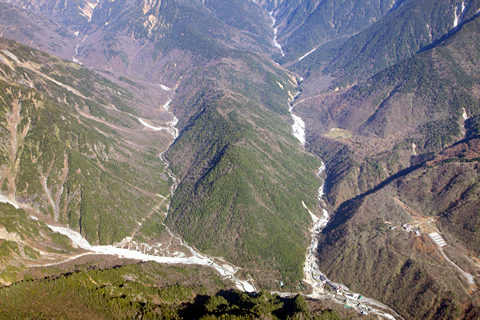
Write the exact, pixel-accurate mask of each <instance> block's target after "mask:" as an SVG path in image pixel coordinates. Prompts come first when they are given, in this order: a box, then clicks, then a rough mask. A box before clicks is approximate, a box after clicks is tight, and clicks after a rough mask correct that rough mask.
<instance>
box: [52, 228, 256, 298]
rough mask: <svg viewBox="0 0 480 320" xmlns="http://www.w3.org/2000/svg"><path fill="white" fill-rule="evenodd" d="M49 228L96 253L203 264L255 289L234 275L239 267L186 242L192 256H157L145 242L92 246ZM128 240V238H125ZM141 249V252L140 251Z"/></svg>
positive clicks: (243, 286)
mask: <svg viewBox="0 0 480 320" xmlns="http://www.w3.org/2000/svg"><path fill="white" fill-rule="evenodd" d="M48 227H49V228H50V229H52V230H53V231H54V232H57V233H60V234H63V235H66V236H67V237H69V238H70V239H71V240H72V243H73V244H74V246H77V247H79V248H82V249H85V250H88V251H91V252H93V253H96V254H105V255H115V256H118V257H120V258H126V259H134V260H140V261H155V262H158V263H169V264H180V263H181V264H196V265H203V266H210V267H212V268H214V269H215V270H216V271H217V272H218V273H219V274H220V275H221V276H222V277H224V278H228V279H231V280H232V281H233V282H234V283H235V285H236V286H237V288H238V289H240V290H243V291H247V292H254V291H255V290H256V289H255V287H254V286H253V285H252V284H250V283H249V282H247V281H243V280H240V279H238V278H236V277H235V276H234V274H235V273H236V272H237V271H238V270H239V268H237V267H235V266H232V265H229V264H222V265H220V264H217V263H215V262H214V261H212V259H211V258H209V257H208V256H206V255H203V254H201V253H199V252H198V251H196V250H195V249H193V248H192V247H190V246H188V245H187V244H185V243H183V241H181V243H182V245H183V246H185V247H186V248H187V249H189V250H190V251H191V252H192V254H193V256H192V257H186V256H185V254H184V253H182V252H173V253H172V255H173V257H165V256H158V255H151V254H147V253H146V252H148V251H150V250H149V248H150V249H151V248H152V247H153V246H148V245H147V244H145V243H142V244H140V247H138V246H136V249H138V250H140V251H136V250H130V249H124V248H119V247H115V246H112V245H108V246H92V245H90V244H89V243H88V241H87V240H85V239H84V238H83V237H82V235H81V234H80V233H78V232H76V231H73V230H70V229H68V228H64V227H58V226H52V225H48ZM125 240H130V239H125ZM142 251H143V252H142Z"/></svg>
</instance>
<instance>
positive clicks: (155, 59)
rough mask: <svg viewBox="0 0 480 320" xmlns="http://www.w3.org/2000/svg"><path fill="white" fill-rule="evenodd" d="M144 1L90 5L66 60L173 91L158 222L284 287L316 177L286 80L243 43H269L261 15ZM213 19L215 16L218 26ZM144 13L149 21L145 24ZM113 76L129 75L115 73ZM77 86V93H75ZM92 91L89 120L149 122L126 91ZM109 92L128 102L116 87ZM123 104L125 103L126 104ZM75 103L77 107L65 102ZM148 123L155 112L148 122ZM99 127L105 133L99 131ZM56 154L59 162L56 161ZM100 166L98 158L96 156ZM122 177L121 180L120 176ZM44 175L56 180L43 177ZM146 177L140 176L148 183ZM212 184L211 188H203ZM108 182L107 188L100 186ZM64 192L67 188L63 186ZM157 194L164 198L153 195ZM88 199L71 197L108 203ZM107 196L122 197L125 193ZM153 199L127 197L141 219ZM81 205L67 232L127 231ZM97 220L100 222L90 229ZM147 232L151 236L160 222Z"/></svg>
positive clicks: (294, 279)
mask: <svg viewBox="0 0 480 320" xmlns="http://www.w3.org/2000/svg"><path fill="white" fill-rule="evenodd" d="M144 4H145V5H147V4H149V6H147V7H140V6H138V5H133V4H132V3H130V2H120V3H115V5H114V4H113V3H109V2H101V3H99V4H98V6H97V7H96V9H95V12H94V13H93V15H92V19H91V21H90V24H89V28H91V29H88V30H93V31H92V33H88V32H89V31H87V33H88V37H87V40H85V42H84V44H82V45H81V46H80V47H79V48H78V51H79V55H78V56H76V59H78V60H81V61H82V62H84V63H85V64H87V65H90V66H97V67H99V68H101V69H104V70H107V71H110V70H112V71H114V72H115V74H116V75H117V76H119V75H122V77H123V75H125V74H128V75H131V76H133V77H134V80H135V81H136V82H133V84H132V85H131V86H132V87H135V84H136V87H135V88H137V89H138V90H141V88H142V87H145V86H147V85H148V83H153V84H156V85H157V88H158V87H161V88H164V89H165V90H167V91H166V92H167V93H168V92H169V93H171V94H172V95H173V94H174V95H175V97H174V98H173V100H168V101H169V102H167V103H166V104H165V105H164V108H168V107H170V108H171V110H173V111H174V113H175V114H176V115H177V117H178V119H179V122H178V129H179V131H180V134H179V136H178V138H177V139H176V140H175V144H174V145H173V147H172V148H171V150H170V151H169V152H168V153H167V154H166V157H167V158H168V161H169V162H170V163H171V169H172V171H173V172H174V174H175V175H176V176H177V177H178V178H179V187H178V190H177V191H176V192H175V194H174V197H173V199H172V203H171V206H170V213H169V217H168V220H167V224H168V226H169V227H170V228H171V229H172V230H174V231H176V232H178V234H179V235H181V236H183V237H184V238H185V240H187V241H188V242H189V243H192V244H193V245H195V246H196V247H198V248H199V249H201V250H203V251H205V252H208V253H212V254H216V255H219V256H223V257H225V258H227V259H228V260H230V261H232V262H234V263H238V264H239V265H240V266H241V267H244V270H245V272H246V273H250V274H255V275H256V274H257V273H258V274H264V273H268V277H256V278H258V279H263V280H261V281H263V283H264V284H265V285H267V286H276V283H277V282H276V281H278V279H282V280H283V281H284V282H285V283H287V284H288V285H289V286H297V284H298V281H300V280H301V279H302V277H303V273H302V265H303V260H304V254H305V247H306V246H307V236H308V227H309V225H310V223H311V218H310V214H309V212H308V210H307V209H306V208H305V207H304V204H305V206H306V207H308V208H309V209H310V210H311V211H313V212H316V211H317V210H318V209H317V203H316V199H317V196H318V195H317V192H318V188H319V186H320V181H319V180H318V178H317V177H316V171H317V170H318V168H319V167H320V165H321V162H320V161H319V160H318V159H316V158H314V157H312V156H311V155H308V154H307V153H305V152H304V151H303V149H302V146H301V145H300V144H299V143H298V141H297V140H296V139H295V138H293V136H292V135H291V127H290V124H289V121H290V115H289V113H288V108H289V106H288V102H289V100H290V99H291V98H292V97H293V96H294V95H295V89H294V88H295V86H296V79H295V77H293V76H292V75H290V74H289V73H288V72H286V71H284V70H281V69H279V68H278V66H276V65H275V64H274V63H272V62H271V61H269V60H268V59H266V58H264V57H263V55H262V54H257V53H252V52H248V51H247V50H246V49H252V48H253V49H255V50H258V51H260V52H261V53H265V52H269V51H273V46H272V45H271V44H270V40H268V41H267V40H266V39H267V36H268V37H271V35H268V34H266V33H267V32H266V29H265V28H264V27H262V26H269V24H268V21H269V18H268V15H266V14H263V15H262V14H261V13H259V12H261V11H254V10H252V5H253V3H251V4H247V3H245V2H239V3H238V6H239V8H240V7H241V8H243V10H249V12H250V15H251V17H252V19H254V20H255V21H256V23H258V25H259V28H253V29H255V30H253V29H252V28H251V26H250V24H249V23H243V22H242V21H239V20H238V19H237V20H235V19H234V16H232V15H227V13H228V12H227V11H226V8H227V7H228V6H229V4H227V3H222V2H215V3H213V2H212V3H205V5H203V4H199V3H197V2H195V1H187V2H180V1H171V2H168V5H167V3H166V2H162V3H160V2H158V3H157V2H155V3H147V2H145V3H144ZM255 8H257V9H258V7H255ZM239 10H240V9H239ZM152 16H153V18H152ZM216 16H221V17H222V19H223V20H224V21H225V22H224V21H223V20H220V19H219V18H216ZM262 17H263V18H264V19H263V20H262ZM148 19H150V20H151V21H152V24H148V23H146V21H147V20H148ZM150 20H148V21H150ZM127 21H129V22H128V23H127ZM106 22H108V24H106ZM264 22H265V23H264ZM62 23H63V22H62ZM66 27H67V28H68V26H66ZM262 28H263V29H262ZM70 31H72V30H71V29H70ZM270 32H271V29H270ZM238 37H240V38H238ZM262 39H263V40H262ZM120 41H121V42H120ZM262 41H263V42H262ZM252 46H253V47H252ZM236 47H239V49H237V48H236ZM132 48H133V49H132ZM137 49H138V50H137ZM132 52H133V53H132ZM77 68H79V67H77ZM80 70H83V69H81V68H80ZM61 71H63V70H59V72H58V73H59V74H58V79H59V80H61V81H62V82H65V81H64V80H68V81H66V83H70V82H69V81H73V83H74V84H75V85H73V84H69V85H72V86H75V87H80V88H82V86H83V84H80V83H76V81H78V80H76V79H69V78H68V77H67V78H66V79H64V77H66V75H65V74H63V73H62V72H61ZM67 71H70V69H68V70H67ZM45 72H46V73H47V75H48V74H50V73H52V74H53V72H51V71H48V72H47V71H45ZM106 75H108V74H106ZM52 76H53V75H52ZM109 77H112V75H111V74H110V75H109ZM113 78H116V77H113ZM117 79H119V78H117ZM120 79H124V81H126V83H130V82H131V80H129V79H126V78H124V77H123V78H120ZM164 81H165V82H164ZM84 82H85V84H86V83H87V82H92V80H84ZM160 84H161V85H160ZM152 87H153V86H149V87H148V88H146V89H145V90H144V91H145V92H148V95H150V91H148V90H151V89H152ZM78 90H80V89H78ZM157 90H158V89H157ZM168 90H169V91H168ZM103 91H106V90H104V89H103ZM117 91H118V89H117ZM81 93H82V94H83V95H85V96H87V90H85V92H84V91H81ZM94 96H95V97H96V98H97V101H96V102H98V103H99V105H100V106H98V105H97V104H94V105H93V106H90V107H89V110H90V112H91V113H92V115H93V116H98V117H100V116H101V117H104V118H105V120H106V121H108V122H109V123H111V124H113V125H117V126H118V125H121V126H122V127H127V128H125V129H126V131H125V132H126V134H128V132H129V131H128V129H129V127H130V128H133V129H134V128H135V127H136V126H138V125H139V123H138V122H136V119H135V118H131V117H130V116H131V115H135V116H137V115H140V114H143V115H144V118H145V116H146V115H149V116H154V117H159V115H158V114H156V112H153V111H152V110H151V109H148V108H150V107H148V106H147V107H145V106H143V105H139V106H136V105H137V101H135V100H134V99H133V97H130V98H132V99H133V100H132V101H130V102H127V103H125V104H124V105H119V104H120V102H121V101H118V99H117V100H116V101H100V99H102V98H101V97H100V95H98V96H97V95H95V94H94ZM121 96H122V97H126V99H129V96H128V93H122V94H121ZM147 97H148V96H147ZM147 97H143V98H142V99H141V100H143V99H148V98H147ZM172 97H173V96H172ZM110 98H111V99H113V98H112V97H110ZM117 98H119V97H117ZM120 100H123V98H120ZM163 101H165V100H163ZM149 102H150V101H149ZM110 103H111V104H113V105H115V106H116V108H117V109H121V111H122V112H121V113H120V114H121V115H123V116H124V117H122V118H121V119H116V118H114V119H110V118H107V115H108V116H110V117H113V115H111V114H110V113H108V112H107V115H104V113H105V110H104V109H103V108H102V106H104V105H107V106H108V105H109V104H110ZM157 103H158V102H157ZM162 103H163V102H162ZM130 106H135V108H134V109H130V108H129V107H130ZM82 108H83V106H82V105H79V106H78V108H77V109H80V110H82ZM122 108H123V109H122ZM146 108H147V109H146ZM149 110H150V111H149ZM129 115H130V116H129ZM158 120H167V119H163V118H160V117H159V118H158ZM132 121H133V122H132ZM131 122H132V123H131ZM100 130H101V131H102V132H105V131H104V130H103V129H100ZM106 133H107V134H110V132H109V131H107V132H106ZM112 138H113V137H112ZM62 139H63V137H62ZM111 143H113V141H112V142H110V144H111ZM104 144H105V145H106V147H105V148H106V149H105V150H106V151H105V152H106V153H107V155H106V156H105V158H107V156H108V158H111V157H113V155H112V154H110V153H109V150H111V149H114V150H115V151H117V150H118V149H120V148H119V147H115V145H113V146H112V147H110V145H107V143H104ZM79 145H82V144H80V143H79ZM142 146H143V144H142ZM109 148H111V149H109ZM92 149H93V146H92ZM55 150H56V149H55ZM117 152H119V151H117ZM153 155H154V153H153V152H152V154H151V156H153ZM126 156H127V155H124V157H126ZM56 158H59V159H60V156H58V157H56ZM61 159H64V158H61ZM69 159H70V158H69ZM117 159H118V157H117ZM156 160H157V161H159V160H158V159H156ZM103 161H105V160H103ZM100 164H101V165H104V163H103V162H102V161H101V162H100ZM63 168H64V167H63ZM100 168H101V167H100ZM127 168H128V169H130V170H132V171H134V170H137V169H138V168H136V167H134V166H133V165H131V166H130V167H127V166H125V169H127ZM94 169H95V171H94V172H95V173H94V175H95V176H97V174H98V175H99V177H101V178H104V177H105V175H103V174H102V175H100V174H99V170H100V169H99V168H97V167H95V166H94V167H92V168H81V172H82V173H83V172H85V171H92V170H94ZM122 169H123V167H122ZM122 169H120V170H118V171H116V172H118V174H122V175H123V174H124V172H123V170H125V169H123V170H122ZM69 170H71V169H70V167H69ZM144 170H145V169H144ZM125 175H128V177H129V173H128V172H127V173H125ZM52 176H55V177H57V176H59V175H58V174H56V173H55V174H53V173H52ZM259 177H261V178H259ZM125 178H127V176H126V177H125ZM142 178H143V177H142V175H136V176H132V179H137V180H138V183H140V180H141V179H142ZM155 179H157V178H156V177H155V175H152V176H150V177H149V182H150V180H151V181H152V182H153V181H154V180H155ZM159 180H161V179H159ZM89 181H92V180H91V179H90V180H89ZM92 182H93V181H92ZM165 182H166V181H165ZM215 182H216V183H217V184H218V186H217V185H216V184H215ZM159 183H162V182H161V181H159ZM214 184H215V188H213V187H212V185H214ZM47 185H48V186H50V185H49V184H48V183H47ZM113 185H114V184H109V185H108V186H107V188H112V187H113ZM135 186H136V187H139V188H142V189H146V190H145V191H148V192H149V193H147V194H146V195H147V196H148V195H149V196H153V195H152V193H155V192H156V191H155V190H156V188H155V187H154V186H153V185H151V186H150V185H149V186H148V188H147V186H140V185H138V184H136V185H135ZM74 187H75V186H74ZM158 190H161V189H160V187H159V188H158ZM55 192H57V191H56V189H55V190H52V191H51V193H52V197H53V198H54V199H53V203H55V204H56V200H55ZM72 192H74V194H78V192H77V193H75V190H72ZM119 192H120V191H119ZM160 193H161V194H162V195H163V196H166V194H165V193H164V192H160ZM93 194H95V193H92V192H87V193H86V195H85V196H82V199H85V201H93V202H95V201H99V205H101V204H102V203H104V202H105V203H106V204H105V205H104V206H105V207H108V205H107V204H110V203H112V198H110V197H109V196H107V195H105V194H102V195H103V196H100V194H101V193H100V194H97V195H95V196H93ZM78 197H80V196H78ZM117 197H118V198H120V199H122V200H123V201H125V202H126V201H129V200H128V197H124V196H120V195H118V196H117ZM153 198H155V197H154V196H153ZM60 199H62V198H60ZM67 199H69V198H67ZM152 200H153V202H152ZM155 200H158V198H157V199H155ZM155 200H154V199H148V197H147V199H145V200H143V199H138V200H137V201H139V202H140V203H142V205H143V206H144V207H150V210H145V209H143V208H140V209H138V210H139V211H142V212H143V213H144V214H148V212H150V211H151V210H152V208H153V207H155V203H157V204H158V202H155ZM38 201H40V200H38ZM60 203H61V202H60ZM69 203H71V201H70V202H69ZM167 203H168V202H167ZM165 204H166V203H165ZM39 205H40V204H39ZM42 205H44V204H42ZM118 205H119V206H120V205H121V206H122V208H124V210H125V211H134V210H135V209H134V208H132V207H131V206H130V205H133V203H130V202H127V203H119V204H118ZM57 207H58V206H57ZM55 208H56V207H55ZM81 208H83V207H81ZM199 208H202V210H198V209H199ZM84 209H85V210H84V211H82V212H81V213H82V214H83V213H85V214H84V215H82V217H83V218H82V219H79V217H80V216H81V215H80V214H79V213H78V212H73V213H72V214H71V215H69V217H70V216H71V217H72V219H71V222H70V225H71V226H72V227H74V228H75V229H76V228H79V227H80V230H81V231H82V234H84V235H87V240H89V241H92V242H96V241H100V242H102V243H111V242H114V241H120V240H121V239H123V238H124V237H125V236H126V235H127V234H126V230H127V229H122V230H117V229H118V228H120V227H112V226H108V227H107V226H106V223H107V221H109V220H111V219H113V218H112V217H111V214H110V212H108V209H106V212H105V213H102V214H98V213H96V212H95V210H90V209H86V208H84ZM62 210H63V211H64V208H63V207H61V206H60V207H59V209H58V210H57V211H58V212H59V213H58V214H57V215H55V217H57V216H58V217H59V218H60V217H62V214H61V213H62V212H63V211H62ZM140 215H141V213H138V216H132V217H131V218H130V220H129V221H130V222H135V221H140V220H141V218H142V216H140ZM122 216H123V215H122ZM233 216H235V217H234V218H232V217H233ZM116 219H117V220H118V219H119V217H117V218H116ZM193 221H194V222H195V223H192V222H193ZM160 222H161V221H160ZM125 223H126V221H123V220H121V221H120V222H119V224H120V225H123V224H125ZM102 224H105V227H102V228H99V230H96V229H95V227H96V226H98V225H102ZM206 226H207V230H205V227H206ZM112 228H113V229H112ZM122 228H123V227H122ZM158 229H159V230H157V231H161V230H160V229H161V227H158ZM87 230H89V231H88V232H87ZM105 234H106V235H105ZM157 236H158V234H157Z"/></svg>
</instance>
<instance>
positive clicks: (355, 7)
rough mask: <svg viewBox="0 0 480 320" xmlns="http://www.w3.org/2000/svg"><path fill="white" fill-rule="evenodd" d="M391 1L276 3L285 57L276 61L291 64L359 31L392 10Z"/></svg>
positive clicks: (277, 25)
mask: <svg viewBox="0 0 480 320" xmlns="http://www.w3.org/2000/svg"><path fill="white" fill-rule="evenodd" d="M394 2H395V1H393V0H379V1H341V2H338V1H331V0H324V1H313V0H308V1H285V2H282V3H281V4H278V5H277V6H276V7H275V9H274V15H275V17H276V19H277V20H278V23H276V25H275V26H276V27H278V31H279V32H278V33H279V36H278V41H279V42H280V43H281V44H282V46H283V49H284V52H285V55H286V57H285V58H283V59H281V60H280V61H281V62H282V63H284V62H289V61H295V60H297V59H299V58H301V57H302V56H304V55H305V54H307V53H308V52H310V51H311V50H312V49H315V48H317V47H318V46H321V45H322V44H324V43H326V42H329V41H332V40H336V39H340V38H345V37H348V36H351V35H354V34H356V33H357V32H359V31H362V30H363V29H365V28H367V27H368V26H370V25H371V24H372V23H374V22H375V21H377V20H379V19H380V18H381V17H382V16H383V15H385V14H386V13H387V12H388V11H389V10H390V9H392V7H393V6H394Z"/></svg>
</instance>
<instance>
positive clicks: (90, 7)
mask: <svg viewBox="0 0 480 320" xmlns="http://www.w3.org/2000/svg"><path fill="white" fill-rule="evenodd" d="M98 3H99V1H98V0H97V1H96V2H88V1H87V3H86V4H85V5H84V6H83V7H78V9H80V11H81V12H80V15H81V16H84V17H85V18H87V20H88V22H90V21H92V15H93V11H95V8H96V7H97V6H98Z"/></svg>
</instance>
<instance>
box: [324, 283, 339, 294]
mask: <svg viewBox="0 0 480 320" xmlns="http://www.w3.org/2000/svg"><path fill="white" fill-rule="evenodd" d="M326 284H327V285H328V286H329V287H330V289H332V290H333V291H335V292H337V291H338V290H339V289H340V288H339V287H337V286H336V285H334V284H333V283H331V282H327V283H326Z"/></svg>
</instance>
